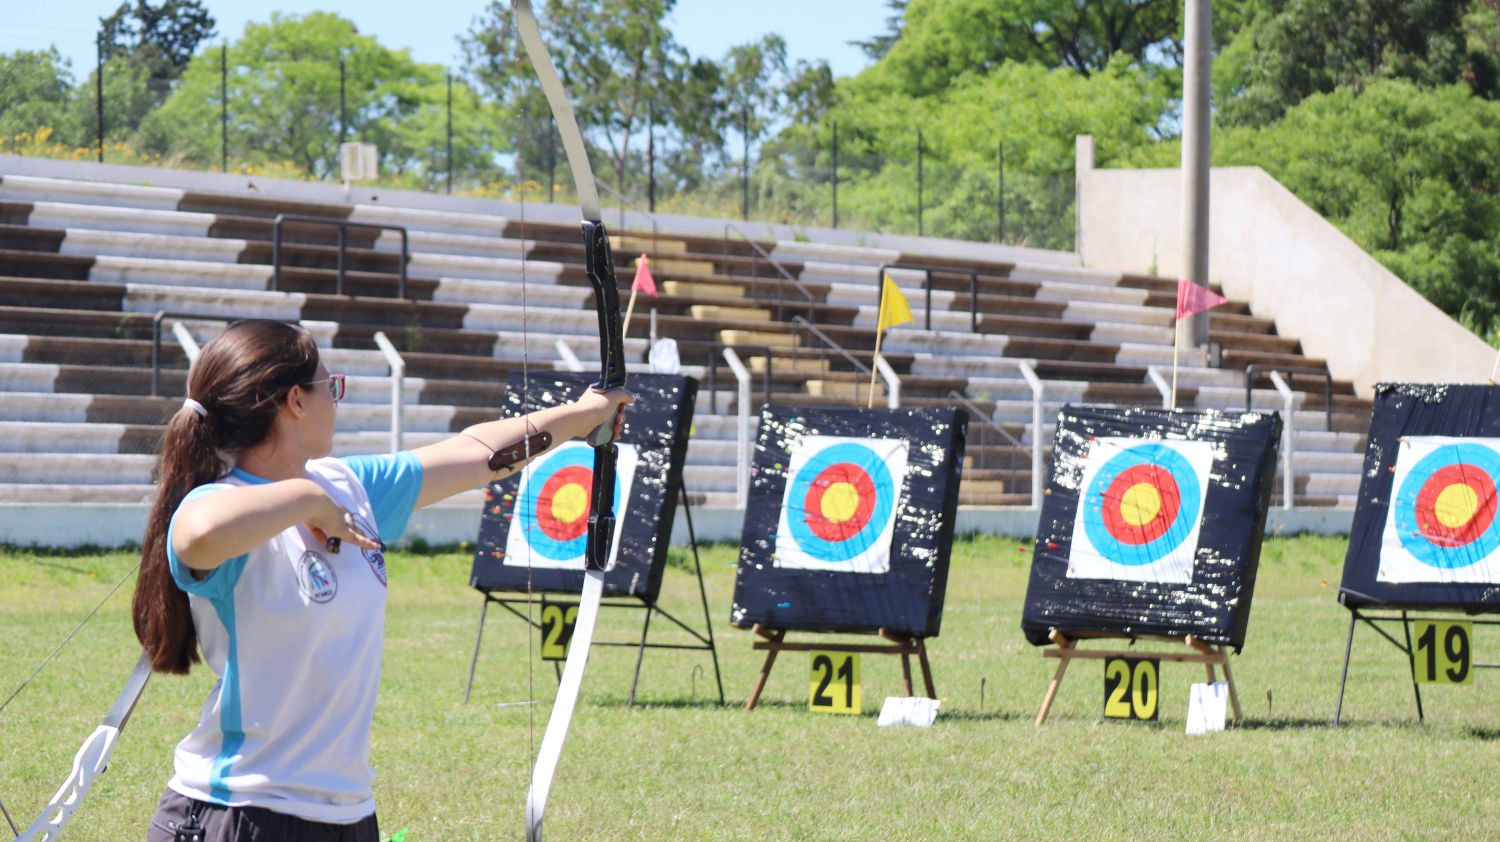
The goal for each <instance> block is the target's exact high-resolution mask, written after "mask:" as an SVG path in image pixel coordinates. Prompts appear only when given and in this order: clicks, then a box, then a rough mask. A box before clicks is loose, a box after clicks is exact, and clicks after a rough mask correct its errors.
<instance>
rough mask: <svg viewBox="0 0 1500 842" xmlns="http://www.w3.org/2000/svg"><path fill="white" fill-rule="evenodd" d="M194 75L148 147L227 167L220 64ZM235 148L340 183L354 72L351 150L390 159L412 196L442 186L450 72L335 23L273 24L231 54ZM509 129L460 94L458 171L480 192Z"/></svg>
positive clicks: (149, 136) (153, 118)
mask: <svg viewBox="0 0 1500 842" xmlns="http://www.w3.org/2000/svg"><path fill="white" fill-rule="evenodd" d="M216 52H217V51H214V52H213V53H210V54H209V58H208V60H206V61H203V60H200V61H194V62H192V63H191V64H189V65H188V68H187V71H186V72H185V73H184V74H183V77H182V80H181V81H180V83H179V84H178V86H177V88H176V90H174V91H173V93H172V96H171V97H170V98H169V99H168V100H167V101H166V103H164V104H163V105H162V106H161V108H159V109H157V110H156V111H155V112H153V113H152V114H151V115H150V117H149V118H148V119H147V120H146V121H145V122H144V123H143V125H142V128H141V138H142V142H143V143H144V144H145V146H146V147H147V148H148V149H150V150H152V151H155V152H157V153H159V154H163V155H175V156H180V157H183V158H186V159H188V160H191V161H194V162H196V163H198V164H199V165H212V164H213V163H215V162H217V161H218V158H219V108H220V99H219V62H218V61H217V59H218V56H217V55H216V54H214V53H216ZM228 59H229V70H230V72H229V77H228V80H227V81H228V85H227V87H228V104H229V108H228V111H229V120H230V123H229V147H230V149H231V150H232V151H233V154H234V155H235V157H236V158H238V159H240V160H241V161H243V162H245V163H250V164H280V163H283V162H285V163H289V164H290V165H291V166H293V167H294V168H296V169H298V170H300V171H302V172H304V173H306V174H307V175H309V176H311V177H313V178H320V179H321V178H330V177H335V176H336V174H337V172H338V145H339V142H340V140H341V136H340V113H339V63H340V61H341V60H342V61H343V63H344V65H345V75H346V85H345V88H346V93H345V99H346V110H347V114H348V128H349V136H348V139H350V140H363V141H367V142H371V143H374V144H376V145H377V146H378V147H379V148H380V154H381V167H382V170H383V172H385V173H387V174H394V175H406V176H409V177H410V178H411V179H412V180H413V181H414V182H415V184H414V186H423V187H427V188H435V187H438V186H440V185H441V183H442V178H443V175H444V174H445V170H446V163H447V162H445V161H444V160H443V159H442V157H441V156H442V155H443V154H444V152H445V148H444V147H445V144H444V142H443V141H444V133H445V130H446V125H445V124H446V116H447V115H446V94H447V91H446V72H445V70H444V69H443V68H441V67H438V66H436V65H428V64H418V63H417V62H415V61H413V60H412V59H411V57H410V56H409V55H408V54H407V52H406V51H405V50H390V49H387V48H386V47H384V46H381V45H380V44H379V42H377V41H376V40H375V39H374V38H372V37H370V36H366V35H361V34H359V32H358V31H357V30H356V29H355V27H354V25H353V24H352V23H351V22H349V21H348V20H345V19H343V18H341V17H339V16H337V15H334V14H331V13H327V12H314V13H312V14H309V15H306V16H302V17H297V16H286V15H281V14H279V13H272V15H271V19H270V21H268V22H266V23H251V24H249V25H247V26H246V27H245V34H244V36H243V37H241V38H240V39H239V40H238V41H236V42H234V43H232V44H230V45H229V46H228ZM498 124H499V120H498V118H497V116H496V115H494V114H493V112H492V111H490V110H489V109H487V108H486V107H485V106H483V105H481V104H480V103H479V101H478V99H477V97H476V96H475V95H474V94H473V92H472V90H471V89H469V88H468V87H467V86H466V85H465V84H463V83H462V82H460V83H458V84H456V85H455V86H454V113H453V125H454V135H455V137H454V142H453V151H454V158H455V160H454V171H455V177H456V178H459V179H460V180H469V181H474V180H482V179H486V178H489V177H491V176H493V175H494V173H495V172H496V171H497V170H496V168H497V163H496V160H495V158H496V156H497V154H498V153H499V151H500V147H499V142H500V141H499V138H500V137H501V136H502V135H501V134H500V133H499V132H498V131H497V129H498Z"/></svg>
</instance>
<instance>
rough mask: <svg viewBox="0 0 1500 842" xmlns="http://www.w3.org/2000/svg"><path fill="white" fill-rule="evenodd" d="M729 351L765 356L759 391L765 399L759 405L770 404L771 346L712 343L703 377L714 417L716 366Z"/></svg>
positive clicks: (716, 397)
mask: <svg viewBox="0 0 1500 842" xmlns="http://www.w3.org/2000/svg"><path fill="white" fill-rule="evenodd" d="M731 349H734V350H736V351H744V352H747V353H748V352H752V351H759V352H760V353H762V354H765V361H766V370H765V371H763V372H761V389H762V391H763V393H764V396H765V397H764V399H763V400H762V401H761V403H770V402H771V376H772V367H773V361H774V360H775V359H776V357H775V355H774V354H773V353H772V350H771V346H769V345H733V346H731V345H726V344H724V343H723V342H714V343H712V344H711V345H709V350H708V363H707V365H705V366H704V377H705V378H707V380H708V405H709V406H710V407H712V409H713V412H714V414H715V415H717V414H718V412H719V371H718V368H719V364H718V360H719V358H720V357H721V356H722V355H723V352H724V351H728V350H731ZM725 359H726V360H727V359H728V358H727V357H726V358H725ZM792 359H793V360H794V361H795V360H796V355H795V354H793V355H792ZM730 368H731V369H733V365H731V366H730ZM747 370H748V369H747ZM736 376H738V374H736Z"/></svg>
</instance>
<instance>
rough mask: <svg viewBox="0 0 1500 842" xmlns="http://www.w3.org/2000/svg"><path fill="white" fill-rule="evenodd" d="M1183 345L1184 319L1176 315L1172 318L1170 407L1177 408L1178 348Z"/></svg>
mask: <svg viewBox="0 0 1500 842" xmlns="http://www.w3.org/2000/svg"><path fill="white" fill-rule="evenodd" d="M1181 345H1182V320H1181V319H1179V318H1176V317H1173V319H1172V405H1171V406H1170V407H1169V409H1173V410H1175V409H1177V349H1178V347H1179V346H1181Z"/></svg>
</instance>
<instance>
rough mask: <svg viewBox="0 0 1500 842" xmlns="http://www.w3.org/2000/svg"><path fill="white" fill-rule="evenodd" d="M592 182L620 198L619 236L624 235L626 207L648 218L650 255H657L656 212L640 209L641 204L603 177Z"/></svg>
mask: <svg viewBox="0 0 1500 842" xmlns="http://www.w3.org/2000/svg"><path fill="white" fill-rule="evenodd" d="M594 183H595V184H597V185H598V186H599V187H602V188H603V189H604V192H606V193H609V194H610V195H612V196H614V197H615V198H616V199H619V200H620V208H619V211H620V228H619V231H620V236H622V237H623V236H624V235H625V211H626V210H627V209H629V210H630V212H631V213H638V214H640V215H641V216H644V217H646V219H648V220H650V221H651V256H652V257H653V258H654V257H656V256H657V248H656V236H657V225H656V214H654V213H652V212H651V211H644V210H641V206H640V205H638V204H636V203H635V202H632V201H631V200H630V199H628V198H626V197H625V194H624V193H621V192H620V191H619V190H618V189H616V188H615V186H614V185H613V184H610V183H609V182H607V181H605V180H604V179H602V178H597V177H596V178H595V179H594Z"/></svg>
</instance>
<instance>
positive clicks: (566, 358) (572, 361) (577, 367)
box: [552, 339, 584, 372]
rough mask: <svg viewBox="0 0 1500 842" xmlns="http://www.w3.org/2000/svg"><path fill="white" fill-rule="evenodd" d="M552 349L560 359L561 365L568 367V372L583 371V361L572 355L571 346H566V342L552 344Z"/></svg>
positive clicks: (559, 341) (560, 341) (563, 340)
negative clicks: (554, 349) (555, 350)
mask: <svg viewBox="0 0 1500 842" xmlns="http://www.w3.org/2000/svg"><path fill="white" fill-rule="evenodd" d="M552 347H554V348H556V349H557V355H558V356H559V357H562V361H563V365H565V366H567V367H568V371H572V372H582V371H583V370H584V369H583V361H582V360H580V359H578V355H577V354H575V353H573V346H572V345H569V344H568V340H566V339H559V340H557V341H556V342H553V343H552Z"/></svg>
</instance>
